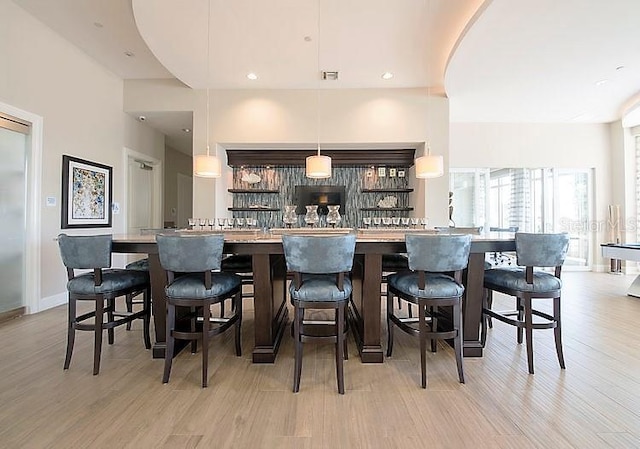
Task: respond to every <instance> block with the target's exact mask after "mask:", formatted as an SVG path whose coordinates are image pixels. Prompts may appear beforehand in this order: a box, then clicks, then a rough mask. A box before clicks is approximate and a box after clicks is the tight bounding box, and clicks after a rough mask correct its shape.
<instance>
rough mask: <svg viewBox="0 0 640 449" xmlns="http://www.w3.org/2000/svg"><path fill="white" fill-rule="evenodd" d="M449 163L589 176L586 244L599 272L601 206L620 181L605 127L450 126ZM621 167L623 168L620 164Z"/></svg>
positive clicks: (603, 233) (602, 226)
mask: <svg viewBox="0 0 640 449" xmlns="http://www.w3.org/2000/svg"><path fill="white" fill-rule="evenodd" d="M450 126H451V139H450V143H451V146H450V158H451V159H450V163H451V167H453V168H471V167H488V168H498V167H529V168H535V167H557V168H587V169H592V170H593V175H594V176H593V187H594V192H595V198H594V204H593V207H594V209H593V211H594V219H595V221H596V223H594V224H593V228H594V229H598V228H599V229H601V230H600V231H599V232H595V233H594V235H593V239H592V248H593V251H592V257H593V259H592V260H594V262H595V268H597V269H603V267H604V264H605V263H606V261H604V260H603V259H602V257H601V256H600V246H599V245H600V243H603V242H608V241H609V233H608V232H607V230H606V224H607V206H608V205H609V204H611V203H612V202H613V193H612V184H613V180H614V179H617V178H618V177H620V178H623V177H624V165H621V164H620V163H615V164H614V162H613V161H614V159H612V154H613V153H614V149H613V147H614V146H615V142H614V141H613V140H612V132H611V127H610V125H607V124H541V123H532V124H515V123H452V124H451V125H450ZM622 164H623V163H622Z"/></svg>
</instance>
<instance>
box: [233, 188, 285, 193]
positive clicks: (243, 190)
mask: <svg viewBox="0 0 640 449" xmlns="http://www.w3.org/2000/svg"><path fill="white" fill-rule="evenodd" d="M227 192H229V193H280V191H279V190H273V189H227Z"/></svg>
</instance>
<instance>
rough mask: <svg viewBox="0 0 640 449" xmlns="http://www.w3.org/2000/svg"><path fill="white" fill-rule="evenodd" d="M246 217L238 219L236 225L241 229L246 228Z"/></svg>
mask: <svg viewBox="0 0 640 449" xmlns="http://www.w3.org/2000/svg"><path fill="white" fill-rule="evenodd" d="M244 221H245V220H244V217H238V218H236V224H237V225H238V227H239V228H240V229H242V228H244Z"/></svg>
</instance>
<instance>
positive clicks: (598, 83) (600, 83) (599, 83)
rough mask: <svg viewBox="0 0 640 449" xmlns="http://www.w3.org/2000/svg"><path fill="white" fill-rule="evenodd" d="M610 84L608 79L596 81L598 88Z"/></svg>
mask: <svg viewBox="0 0 640 449" xmlns="http://www.w3.org/2000/svg"><path fill="white" fill-rule="evenodd" d="M608 82H609V80H608V79H602V80H598V81H596V86H602V85H603V84H607V83H608Z"/></svg>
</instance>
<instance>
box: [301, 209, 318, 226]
mask: <svg viewBox="0 0 640 449" xmlns="http://www.w3.org/2000/svg"><path fill="white" fill-rule="evenodd" d="M305 207H306V208H307V214H306V215H305V216H304V222H305V223H306V224H307V226H312V227H313V226H316V225H317V224H318V222H319V221H320V216H319V215H318V206H317V205H314V204H312V205H309V206H305Z"/></svg>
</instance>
